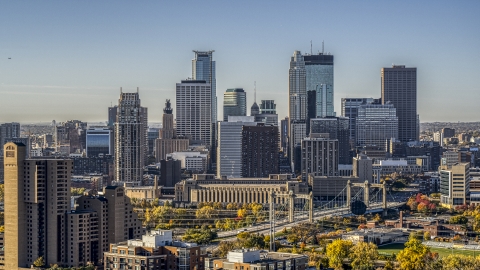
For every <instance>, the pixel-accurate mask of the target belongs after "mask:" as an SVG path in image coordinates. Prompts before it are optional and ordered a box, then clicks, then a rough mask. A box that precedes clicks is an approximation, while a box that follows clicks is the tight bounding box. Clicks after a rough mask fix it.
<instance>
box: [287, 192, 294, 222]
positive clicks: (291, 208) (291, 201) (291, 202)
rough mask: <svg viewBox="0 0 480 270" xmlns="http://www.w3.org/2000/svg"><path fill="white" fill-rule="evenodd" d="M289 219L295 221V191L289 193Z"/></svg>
mask: <svg viewBox="0 0 480 270" xmlns="http://www.w3.org/2000/svg"><path fill="white" fill-rule="evenodd" d="M288 204H289V206H288V221H290V222H293V216H294V210H295V195H293V192H291V193H290V194H288Z"/></svg>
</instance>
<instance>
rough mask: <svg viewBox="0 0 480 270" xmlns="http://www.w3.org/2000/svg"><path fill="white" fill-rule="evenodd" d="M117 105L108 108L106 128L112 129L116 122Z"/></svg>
mask: <svg viewBox="0 0 480 270" xmlns="http://www.w3.org/2000/svg"><path fill="white" fill-rule="evenodd" d="M117 107H118V106H117V105H115V106H113V107H108V124H107V125H108V126H109V127H113V126H114V125H115V122H117V110H118V109H117Z"/></svg>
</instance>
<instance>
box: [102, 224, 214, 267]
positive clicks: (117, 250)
mask: <svg viewBox="0 0 480 270" xmlns="http://www.w3.org/2000/svg"><path fill="white" fill-rule="evenodd" d="M206 256H207V254H206V253H205V252H203V251H202V249H201V248H200V247H199V246H197V245H196V244H195V243H184V242H178V241H173V239H172V231H170V230H153V231H150V232H149V233H148V234H146V235H143V236H142V239H132V240H128V241H123V242H119V243H116V244H111V245H110V250H109V251H108V252H105V253H104V261H105V268H104V269H105V270H110V269H134V270H141V269H142V270H143V269H181V270H190V269H191V270H194V269H196V270H201V269H205V266H204V260H205V257H206Z"/></svg>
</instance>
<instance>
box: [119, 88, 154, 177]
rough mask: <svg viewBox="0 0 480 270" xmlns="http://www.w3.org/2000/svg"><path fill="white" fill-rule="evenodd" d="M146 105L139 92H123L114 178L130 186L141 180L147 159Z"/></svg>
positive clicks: (120, 104)
mask: <svg viewBox="0 0 480 270" xmlns="http://www.w3.org/2000/svg"><path fill="white" fill-rule="evenodd" d="M147 129H148V113H147V108H145V107H141V104H140V96H139V93H138V88H137V92H134V93H123V92H122V90H121V89H120V99H119V100H118V107H117V121H116V122H115V182H116V183H118V184H126V185H127V186H138V185H141V184H142V180H143V167H144V166H145V161H146V159H147V150H148V145H147Z"/></svg>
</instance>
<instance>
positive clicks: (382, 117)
mask: <svg viewBox="0 0 480 270" xmlns="http://www.w3.org/2000/svg"><path fill="white" fill-rule="evenodd" d="M355 130H356V134H355V138H356V146H358V147H365V146H377V147H380V148H381V149H383V150H384V151H385V152H387V140H390V139H392V138H398V136H399V135H398V117H397V111H396V109H395V107H394V106H393V104H391V103H390V102H386V103H384V104H379V103H368V104H363V105H360V106H359V107H358V115H357V119H356V127H355Z"/></svg>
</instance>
